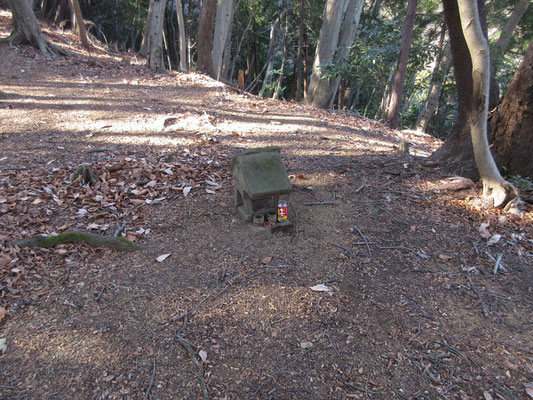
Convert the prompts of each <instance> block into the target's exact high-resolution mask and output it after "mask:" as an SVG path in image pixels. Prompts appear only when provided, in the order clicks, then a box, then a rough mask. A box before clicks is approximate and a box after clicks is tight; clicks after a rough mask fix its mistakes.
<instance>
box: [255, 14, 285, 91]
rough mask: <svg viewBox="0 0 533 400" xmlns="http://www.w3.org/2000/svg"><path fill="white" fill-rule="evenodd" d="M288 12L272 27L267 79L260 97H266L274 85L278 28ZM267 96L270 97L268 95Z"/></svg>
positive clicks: (267, 58)
mask: <svg viewBox="0 0 533 400" xmlns="http://www.w3.org/2000/svg"><path fill="white" fill-rule="evenodd" d="M285 11H286V10H283V11H282V12H281V14H280V15H279V17H278V18H277V19H276V21H274V23H273V24H272V25H271V27H270V41H269V43H268V52H267V57H266V65H267V67H266V72H265V78H264V79H263V84H262V85H261V89H260V90H259V96H261V97H265V92H266V91H267V87H268V86H270V84H271V83H272V69H273V68H274V60H273V56H274V50H275V47H276V42H277V37H278V28H279V24H280V21H281V19H282V18H283V15H284V14H285ZM267 96H269V95H268V94H267Z"/></svg>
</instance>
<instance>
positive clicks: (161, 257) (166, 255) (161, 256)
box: [156, 253, 170, 262]
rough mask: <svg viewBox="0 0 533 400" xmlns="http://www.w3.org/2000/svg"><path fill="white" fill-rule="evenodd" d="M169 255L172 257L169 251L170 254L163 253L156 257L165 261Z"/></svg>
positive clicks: (160, 260)
mask: <svg viewBox="0 0 533 400" xmlns="http://www.w3.org/2000/svg"><path fill="white" fill-rule="evenodd" d="M168 257H170V253H169V254H161V255H160V256H159V257H157V258H156V260H157V261H159V262H163V261H165V260H166V259H167V258H168Z"/></svg>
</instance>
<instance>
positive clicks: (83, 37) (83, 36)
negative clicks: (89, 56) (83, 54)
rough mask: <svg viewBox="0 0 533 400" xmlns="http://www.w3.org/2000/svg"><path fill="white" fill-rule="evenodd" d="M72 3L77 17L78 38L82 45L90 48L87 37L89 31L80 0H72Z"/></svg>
mask: <svg viewBox="0 0 533 400" xmlns="http://www.w3.org/2000/svg"><path fill="white" fill-rule="evenodd" d="M70 5H71V7H72V10H73V11H74V17H75V18H76V29H77V31H78V38H79V39H80V42H81V45H82V46H83V47H84V48H85V49H86V50H89V49H90V46H89V40H88V39H87V31H86V30H85V22H84V21H83V15H82V14H81V8H80V3H79V2H78V0H70Z"/></svg>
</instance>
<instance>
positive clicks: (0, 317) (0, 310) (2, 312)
mask: <svg viewBox="0 0 533 400" xmlns="http://www.w3.org/2000/svg"><path fill="white" fill-rule="evenodd" d="M5 316H6V309H5V308H4V307H0V321H2V320H3V319H4V317H5Z"/></svg>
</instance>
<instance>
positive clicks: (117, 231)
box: [113, 224, 126, 237]
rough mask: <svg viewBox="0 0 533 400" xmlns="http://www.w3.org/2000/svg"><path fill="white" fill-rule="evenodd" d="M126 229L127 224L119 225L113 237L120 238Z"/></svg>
mask: <svg viewBox="0 0 533 400" xmlns="http://www.w3.org/2000/svg"><path fill="white" fill-rule="evenodd" d="M125 227H126V224H122V225H119V226H118V228H117V230H116V231H115V233H113V236H114V237H118V235H120V234H121V233H122V231H123V230H124V228H125Z"/></svg>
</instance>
